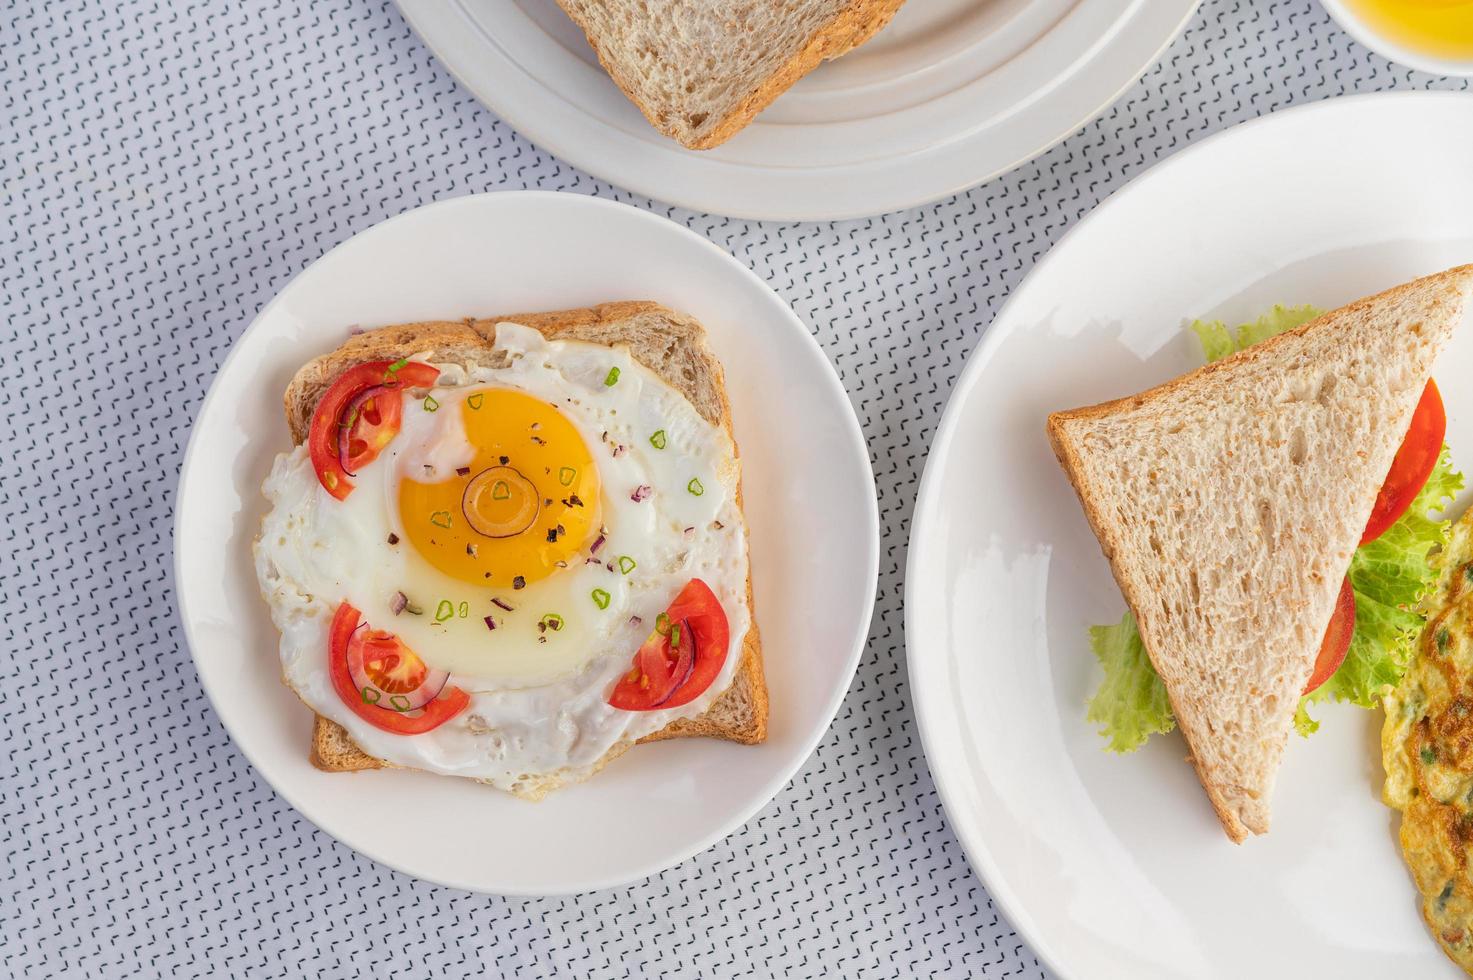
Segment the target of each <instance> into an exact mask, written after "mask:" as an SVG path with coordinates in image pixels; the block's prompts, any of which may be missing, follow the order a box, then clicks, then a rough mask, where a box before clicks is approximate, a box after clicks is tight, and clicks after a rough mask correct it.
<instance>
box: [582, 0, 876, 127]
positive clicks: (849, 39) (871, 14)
mask: <svg viewBox="0 0 1473 980" xmlns="http://www.w3.org/2000/svg"><path fill="white" fill-rule="evenodd" d="M904 2H905V0H852V2H851V3H850V4H849V6H848V7H846V8H845V9H844V10H843V11H841V12H840V13H839V14H838V15H837V16H836V17H834V19H833V20H831V21H829V23H828V24H827V25H826V26H825V27H824V28H823V29H822V30H820V31H818V32H817V33H815V34H814V35H813V36H812V37H811V38H809V39H808V43H807V44H805V45H804V46H803V47H802V48H801V49H799V50H798V52H797V53H796V54H794V55H793V57H791V58H789V59H788V60H787V62H785V63H784V64H783V65H782V66H781V67H779V68H778V69H777V70H776V71H774V72H773V73H772V74H771V75H769V76H768V77H767V79H766V81H764V82H763V83H762V84H761V85H760V86H759V87H757V88H756V89H754V90H753V91H752V93H751V94H750V95H748V96H747V97H746V98H745V99H743V100H742V101H741V102H739V103H738V104H737V105H736V106H735V107H734V108H733V109H732V110H731V111H730V112H728V113H727V114H726V115H725V116H724V117H722V119H721V120H720V121H719V122H717V123H716V124H715V125H714V126H713V127H712V128H711V130H710V131H709V132H708V133H707V134H706V135H705V136H702V137H699V138H697V139H693V140H689V141H687V140H684V139H681V137H680V134H679V133H678V132H677V131H676V129H675V128H674V127H673V126H670V125H667V124H664V123H662V122H661V121H660V118H659V113H658V112H656V111H655V109H654V107H653V106H650V105H648V104H646V103H645V102H644V101H642V100H641V99H640V98H639V95H638V92H639V86H638V85H637V84H636V83H635V81H634V80H633V79H631V78H628V77H626V76H625V75H624V72H623V71H622V70H621V68H620V66H619V64H618V62H617V60H616V59H614V58H610V57H608V56H606V55H605V54H604V51H603V48H602V46H601V45H600V44H599V42H598V37H597V36H596V35H595V33H594V32H593V31H591V30H590V29H589V25H588V24H587V23H586V22H585V21H584V20H583V19H582V18H581V17H579V16H578V13H577V11H576V10H575V9H574V8H573V7H571V6H569V5H568V4H566V3H562V2H561V0H559V4H558V5H559V6H561V7H562V8H563V12H564V13H566V14H567V15H568V17H569V19H571V20H572V21H573V23H575V24H577V25H578V29H579V30H581V31H582V32H583V36H584V37H585V38H587V40H588V46H589V47H591V48H592V49H593V53H594V54H595V55H597V56H598V63H599V64H600V65H602V66H603V69H604V71H605V72H606V73H607V74H608V76H609V77H610V78H612V79H613V80H614V84H615V85H618V86H619V89H620V91H622V92H623V93H624V95H625V96H627V97H628V99H629V101H630V102H633V103H634V105H635V107H636V108H638V109H639V111H640V112H641V113H643V114H644V117H645V119H647V120H648V121H649V124H650V125H651V126H653V127H654V128H655V129H657V130H659V131H660V132H661V133H664V134H665V135H666V136H668V137H670V138H671V139H673V140H677V141H679V142H680V143H682V144H683V145H684V146H685V147H686V148H687V149H691V150H709V149H712V148H713V147H717V146H720V145H721V144H722V143H725V142H726V141H727V140H729V139H731V138H732V136H734V135H736V133H737V132H739V131H740V130H742V129H743V128H745V127H746V125H747V124H748V123H750V122H751V121H752V119H753V118H754V117H755V116H756V115H757V113H759V112H761V111H762V110H763V109H766V108H767V107H768V106H769V105H771V104H772V102H773V100H775V99H776V98H777V97H778V96H779V95H782V94H783V93H784V92H786V91H787V90H788V89H790V88H792V87H793V84H794V83H795V82H797V81H798V79H800V78H802V77H803V76H804V75H806V74H808V73H809V72H811V71H812V70H813V69H815V68H817V67H818V66H819V64H820V63H822V62H824V61H829V60H831V59H833V58H837V57H839V56H840V55H842V54H846V53H848V52H849V51H852V50H854V49H855V48H857V47H859V46H860V45H861V44H863V43H864V42H865V41H868V40H869V39H870V38H871V37H873V36H874V35H875V34H877V33H878V32H879V31H880V29H881V28H883V27H884V26H885V25H886V24H888V23H890V19H891V18H892V17H894V16H895V12H896V11H897V10H899V9H900V6H901V4H903V3H904Z"/></svg>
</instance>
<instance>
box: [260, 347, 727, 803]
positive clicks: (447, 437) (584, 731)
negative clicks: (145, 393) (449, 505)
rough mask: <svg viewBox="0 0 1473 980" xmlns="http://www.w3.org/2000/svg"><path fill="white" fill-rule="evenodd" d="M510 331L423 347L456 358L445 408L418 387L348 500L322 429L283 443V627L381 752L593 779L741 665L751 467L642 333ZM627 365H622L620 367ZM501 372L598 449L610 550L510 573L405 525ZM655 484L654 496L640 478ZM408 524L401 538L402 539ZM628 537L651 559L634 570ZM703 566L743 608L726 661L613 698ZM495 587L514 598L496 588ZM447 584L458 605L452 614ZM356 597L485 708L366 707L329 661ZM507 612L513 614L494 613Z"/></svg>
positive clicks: (443, 377)
mask: <svg viewBox="0 0 1473 980" xmlns="http://www.w3.org/2000/svg"><path fill="white" fill-rule="evenodd" d="M496 346H497V348H498V349H500V350H502V351H505V353H506V355H507V356H506V366H504V367H499V368H489V367H485V366H482V365H465V364H454V363H443V362H438V361H436V360H435V359H434V355H433V352H427V353H425V354H422V355H420V356H417V357H416V358H415V359H416V360H425V361H428V362H430V363H432V364H434V365H435V366H436V367H437V368H439V369H440V372H441V373H440V378H439V381H438V382H437V386H436V388H435V389H434V390H433V392H432V393H431V394H433V396H434V401H433V402H432V403H431V404H437V405H438V409H437V410H435V411H433V412H431V411H428V410H426V407H425V404H424V403H423V401H422V399H421V398H406V399H405V411H404V418H403V425H402V428H401V431H400V433H399V435H398V436H397V437H396V438H395V440H394V442H393V443H391V444H390V447H389V448H388V449H387V450H386V451H385V452H384V453H382V454H381V455H380V456H379V458H378V459H376V460H375V461H374V462H373V463H371V464H369V465H368V466H366V467H364V468H363V469H362V471H360V472H359V473H358V474H357V478H356V479H355V490H354V492H353V493H352V494H350V495H349V497H348V499H347V500H346V501H338V500H335V499H334V498H332V497H331V496H330V495H329V494H327V493H326V491H324V490H323V489H322V488H321V486H320V485H319V483H318V481H317V478H316V475H315V473H314V472H313V469H312V465H311V460H310V458H309V457H308V454H307V451H306V449H305V447H301V446H299V447H297V448H296V449H295V450H293V451H292V452H290V453H283V454H282V455H280V456H278V457H277V459H276V462H275V464H274V465H273V467H272V471H271V475H270V476H269V477H268V479H267V480H266V482H265V484H264V486H263V490H264V492H265V495H266V497H267V499H268V501H269V502H270V504H271V509H270V511H269V513H268V514H267V515H266V518H265V520H264V522H263V525H262V533H261V537H260V538H259V539H258V541H257V544H256V567H257V575H258V577H259V580H260V584H261V590H262V593H263V595H264V596H265V597H266V601H267V603H268V604H269V606H270V608H271V614H272V618H273V620H274V621H275V623H276V625H277V627H278V628H279V629H280V630H281V636H282V638H281V659H282V665H283V670H284V674H285V677H286V680H287V683H288V684H289V685H290V686H291V687H292V688H293V689H294V690H295V691H296V692H297V693H298V695H300V696H301V698H302V699H303V700H304V701H306V702H307V704H308V705H309V706H311V707H312V708H313V709H314V710H315V711H317V712H318V713H320V714H322V715H324V716H326V717H328V718H331V719H332V720H334V721H336V722H338V723H339V724H341V725H343V726H344V727H345V728H347V730H348V732H349V733H350V734H351V735H352V737H353V739H354V741H355V742H357V743H358V745H359V746H361V747H362V748H363V749H364V750H365V751H366V752H368V753H369V754H371V755H374V756H376V757H378V758H381V759H384V760H386V761H388V762H392V763H395V764H398V765H405V766H413V767H416V768H421V769H426V770H430V771H433V772H439V773H445V774H449V775H459V776H467V777H472V778H476V779H480V780H484V781H486V782H489V783H491V784H493V785H496V786H498V787H500V788H502V789H514V788H516V787H517V786H518V785H519V784H521V783H523V782H525V781H526V780H527V779H528V778H529V777H537V776H542V775H546V774H550V773H559V774H560V775H562V776H564V777H566V778H571V779H576V778H578V777H579V776H580V775H582V774H584V773H585V772H586V771H587V770H589V769H590V768H592V767H593V766H594V764H595V763H597V762H598V761H599V760H600V759H602V758H603V756H604V755H605V754H607V753H608V751H609V750H610V749H612V748H613V747H614V746H616V745H618V744H620V743H622V742H629V741H633V740H636V739H638V738H641V737H643V736H644V735H648V734H650V733H652V732H655V731H658V730H659V729H661V728H663V727H664V726H665V725H667V724H669V723H670V722H671V721H673V720H675V719H677V718H689V717H695V716H696V715H699V714H700V713H702V712H703V711H705V710H706V708H708V707H709V706H710V704H711V703H712V702H713V701H714V700H715V699H716V698H717V697H719V696H720V695H721V693H722V692H724V691H725V690H726V689H727V688H728V687H729V686H730V684H731V680H732V678H733V676H735V673H736V670H737V668H738V666H739V662H740V659H741V648H742V642H743V640H744V638H745V636H746V633H747V630H748V628H749V626H750V621H751V614H750V610H749V608H748V605H747V588H746V582H747V567H748V558H747V544H746V531H745V526H744V524H743V520H742V514H741V510H740V507H739V506H738V503H737V487H738V480H739V469H738V466H737V463H736V455H735V449H734V447H733V445H732V443H731V440H730V438H729V437H728V436H727V435H726V433H725V432H724V431H723V430H722V429H720V428H719V427H717V426H713V425H711V424H710V423H709V422H707V421H706V420H705V419H703V418H702V417H701V416H700V415H699V414H698V413H697V412H696V410H695V408H694V406H692V405H691V404H690V402H689V401H688V400H687V399H686V398H685V397H684V396H682V395H681V394H680V393H679V392H678V391H676V390H675V389H673V388H671V387H670V386H669V385H667V384H665V382H664V381H663V380H661V379H660V378H659V377H658V376H657V375H655V374H654V373H653V372H651V371H649V370H648V369H646V368H644V367H643V366H642V365H640V364H638V363H637V362H636V361H635V360H634V359H633V358H632V357H630V356H629V354H628V352H627V351H626V350H624V349H622V348H609V347H604V346H600V345H595V344H587V343H581V342H576V341H548V340H547V339H545V338H544V337H543V336H542V334H541V333H539V332H538V331H536V330H532V329H530V328H528V327H524V326H520V325H517V324H512V323H502V324H499V325H498V328H497V334H496ZM611 368H617V369H618V374H617V379H618V380H617V381H616V382H615V383H613V384H608V383H606V382H607V381H608V379H609V378H610V369H611ZM482 386H491V387H506V388H512V389H516V390H518V391H522V392H525V393H527V394H529V395H532V396H534V397H537V398H540V399H542V400H543V401H545V402H548V403H549V404H551V405H554V406H555V407H557V408H558V409H559V410H560V411H561V412H562V413H563V414H564V416H566V417H567V418H568V419H569V421H571V422H572V424H573V425H574V427H575V428H576V429H577V430H578V432H579V434H580V435H581V436H582V438H583V440H584V442H585V444H586V445H587V446H588V447H589V449H590V450H591V451H592V453H593V457H594V461H595V463H596V465H597V466H598V468H599V475H600V478H601V483H602V498H603V499H602V501H601V503H602V513H603V523H604V525H605V528H606V534H605V541H604V543H603V545H602V546H601V547H600V549H599V551H598V554H597V556H596V557H597V558H598V559H599V560H598V561H597V562H596V563H595V562H588V561H586V559H580V561H579V562H572V561H570V563H569V566H568V567H567V568H564V569H558V570H556V571H555V572H554V573H553V574H551V575H549V576H548V577H547V578H545V579H542V580H539V581H534V582H530V583H528V584H527V586H526V587H525V588H524V589H521V590H517V591H516V592H508V591H506V590H505V589H504V588H501V589H492V588H478V587H476V586H473V585H471V584H469V583H465V582H461V581H458V580H456V579H453V578H451V577H449V576H446V575H444V574H443V573H441V572H439V571H437V570H436V569H434V568H433V567H431V566H430V565H429V563H428V562H426V561H425V560H424V559H423V558H421V557H420V556H419V555H418V554H416V553H415V552H414V549H413V548H412V547H410V546H409V544H408V542H407V540H405V535H404V533H403V530H402V528H398V527H397V523H398V519H399V518H398V507H397V497H396V489H397V486H398V482H399V480H400V479H401V478H402V476H403V475H404V474H405V473H406V472H415V473H420V472H424V471H425V468H426V467H430V468H432V469H433V470H435V471H437V472H442V473H446V474H447V475H448V473H449V472H451V471H453V470H454V469H455V468H456V467H457V466H460V465H463V464H464V463H465V462H467V461H468V460H469V457H470V455H471V447H470V446H469V444H468V443H467V442H466V436H465V432H464V427H463V424H462V422H461V413H460V412H459V400H460V399H461V398H463V397H465V396H466V395H467V394H468V393H469V392H470V391H471V390H473V389H476V388H480V387H482ZM447 408H449V409H451V410H450V411H447V410H446V409H447ZM656 432H663V433H664V439H663V448H661V447H659V446H657V445H656V443H658V442H660V441H661V440H658V439H656V440H652V438H651V437H652V435H653V434H654V433H656ZM693 481H694V482H693ZM641 487H647V488H649V491H648V493H647V496H645V495H644V494H641V493H637V491H638V490H639V488H641ZM636 496H645V499H642V500H638V501H636V500H635V499H634V498H635V497H636ZM391 535H397V536H398V538H399V539H400V540H399V543H398V544H396V545H390V544H389V543H388V542H389V539H390V536H391ZM621 556H627V557H628V558H629V559H631V560H632V561H633V562H634V567H633V569H632V570H631V571H629V572H628V573H627V574H625V573H623V572H622V571H621V570H620V568H619V565H618V558H619V557H621ZM611 566H612V567H611ZM692 578H701V579H703V580H704V581H705V582H706V583H707V584H708V585H709V586H710V587H711V589H712V591H713V592H714V593H715V594H716V596H717V598H718V599H719V600H720V601H721V605H722V608H723V610H724V611H725V613H726V616H727V619H728V622H729V624H730V629H731V646H730V649H729V650H728V652H727V657H726V661H725V663H724V665H723V667H722V670H721V673H720V674H719V676H718V677H717V679H716V680H715V682H714V683H713V684H712V685H711V687H710V688H709V689H708V690H707V691H706V692H704V693H703V694H702V695H701V696H700V697H698V698H696V699H695V700H694V701H692V702H691V703H689V704H687V705H683V706H681V707H679V708H672V709H667V710H659V711H647V712H630V711H622V710H619V709H616V708H613V707H610V706H609V705H608V704H607V701H606V699H607V698H608V695H609V693H610V691H611V690H612V689H613V686H614V684H615V683H616V682H617V680H618V679H619V677H620V676H622V675H623V674H624V673H625V672H626V671H628V669H629V667H630V665H631V659H632V657H633V654H634V652H635V650H637V649H638V647H639V645H640V643H641V642H642V641H643V640H644V638H645V636H646V635H648V633H649V631H650V629H651V628H652V626H653V624H654V621H655V617H656V616H657V615H658V614H659V613H660V612H662V611H663V610H664V609H665V607H666V606H668V605H669V603H670V602H671V600H672V599H674V597H675V595H676V594H677V593H678V592H679V591H680V589H681V588H682V587H684V585H685V584H686V583H687V582H688V581H689V580H690V579H692ZM594 589H601V590H603V591H606V592H608V593H609V597H610V598H609V603H608V607H607V608H606V609H600V608H598V606H597V605H596V604H595V603H594V602H593V600H592V598H591V594H592V592H593V590H594ZM396 592H403V593H405V594H406V595H408V596H411V597H413V599H414V601H415V602H416V605H417V606H418V608H420V610H421V614H420V615H418V616H416V615H411V614H409V613H407V612H405V613H402V614H400V615H395V614H394V613H393V612H392V609H391V605H390V603H391V601H392V598H393V596H394V594H395V593H396ZM493 596H495V597H497V598H500V599H501V600H502V601H503V602H504V603H505V604H507V605H511V606H512V607H513V609H512V610H511V611H506V610H503V609H501V608H500V607H499V606H495V605H493V604H492V603H491V601H490V600H491V598H492V597H493ZM441 600H444V601H446V602H449V603H450V607H451V609H452V610H453V612H452V615H451V616H450V617H448V618H444V619H443V620H442V621H441V622H436V621H435V620H436V617H435V612H436V607H437V606H438V605H439V603H440V601H441ZM343 601H348V602H351V603H352V604H353V605H354V606H355V607H356V608H358V609H359V610H360V611H361V612H362V614H363V618H364V619H365V621H367V622H368V623H369V624H370V625H371V626H373V627H375V628H380V629H388V630H391V631H393V632H395V633H397V634H398V635H399V636H400V637H401V638H402V639H403V640H404V641H405V642H406V643H407V644H408V645H409V647H410V648H411V649H413V650H415V651H416V652H417V653H418V654H419V655H420V656H421V657H423V658H424V659H425V661H426V662H427V663H429V664H430V665H431V666H433V667H439V668H442V669H445V670H449V671H450V672H451V675H452V683H454V684H456V685H457V686H459V687H461V688H462V689H464V690H466V691H467V692H470V693H471V704H470V707H469V708H468V709H467V710H466V711H464V712H462V713H461V714H460V715H458V716H456V717H455V718H453V719H451V720H450V721H448V722H446V723H445V724H444V725H442V726H441V727H439V728H437V729H435V730H434V731H431V732H427V733H424V734H420V735H413V736H403V735H396V734H393V733H390V732H385V731H383V730H381V729H378V728H376V727H374V726H372V725H369V724H367V723H365V722H363V721H362V720H361V719H359V718H358V717H357V716H356V715H355V714H353V712H352V711H350V710H349V709H348V708H347V707H346V706H345V705H344V704H343V703H342V702H341V700H340V699H339V698H338V696H337V694H336V692H335V691H334V690H333V688H332V684H331V681H330V679H329V677H328V673H327V634H328V625H329V623H330V622H331V620H332V616H333V614H334V612H335V611H336V609H337V606H338V604H339V603H340V602H343ZM462 604H464V606H462ZM441 611H442V612H443V609H442V610H441ZM462 611H464V612H465V615H461V613H462ZM548 613H555V614H557V615H558V616H560V617H561V618H562V621H563V628H562V629H560V630H556V631H549V630H539V629H538V628H537V623H538V620H539V619H541V618H542V617H543V616H544V615H546V614H548ZM488 615H489V616H492V617H493V620H494V622H495V623H496V628H495V629H494V630H492V629H488V628H487V627H486V625H485V623H484V617H485V616H488Z"/></svg>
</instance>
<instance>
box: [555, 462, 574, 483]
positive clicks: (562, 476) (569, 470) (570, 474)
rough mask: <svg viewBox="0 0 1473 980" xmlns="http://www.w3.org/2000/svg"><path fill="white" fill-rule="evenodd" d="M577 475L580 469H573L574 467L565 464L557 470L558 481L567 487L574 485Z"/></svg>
mask: <svg viewBox="0 0 1473 980" xmlns="http://www.w3.org/2000/svg"><path fill="white" fill-rule="evenodd" d="M577 475H578V471H577V470H575V469H573V467H571V466H564V467H563V468H562V469H560V470H558V471H557V482H559V483H561V484H562V485H563V486H565V487H569V486H572V485H573V478H574V477H576V476H577Z"/></svg>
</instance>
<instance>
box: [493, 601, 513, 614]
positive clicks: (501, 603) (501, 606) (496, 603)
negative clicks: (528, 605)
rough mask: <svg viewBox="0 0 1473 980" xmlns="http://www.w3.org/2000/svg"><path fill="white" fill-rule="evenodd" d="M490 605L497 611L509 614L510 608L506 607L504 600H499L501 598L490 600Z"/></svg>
mask: <svg viewBox="0 0 1473 980" xmlns="http://www.w3.org/2000/svg"><path fill="white" fill-rule="evenodd" d="M491 605H493V606H495V607H497V608H498V609H505V610H506V611H507V612H511V606H509V605H507V604H506V600H504V599H501V598H496V599H492V600H491Z"/></svg>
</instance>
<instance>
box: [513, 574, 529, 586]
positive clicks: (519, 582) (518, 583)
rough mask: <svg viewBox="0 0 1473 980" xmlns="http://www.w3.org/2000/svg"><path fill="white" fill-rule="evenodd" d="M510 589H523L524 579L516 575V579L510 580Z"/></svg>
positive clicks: (525, 583)
mask: <svg viewBox="0 0 1473 980" xmlns="http://www.w3.org/2000/svg"><path fill="white" fill-rule="evenodd" d="M511 587H512V588H514V589H525V588H526V587H527V580H526V578H524V577H523V576H521V575H518V576H517V577H516V578H514V579H512V580H511Z"/></svg>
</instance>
